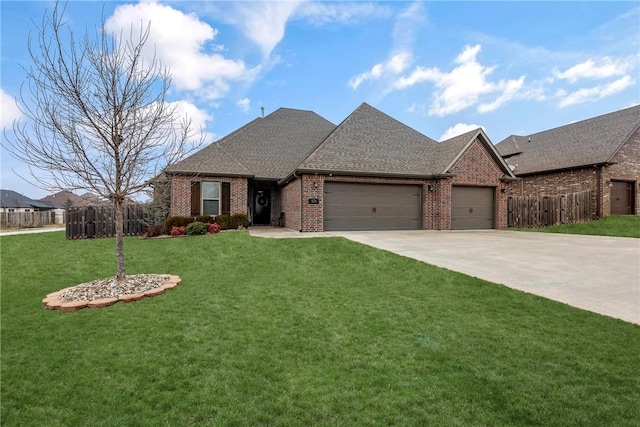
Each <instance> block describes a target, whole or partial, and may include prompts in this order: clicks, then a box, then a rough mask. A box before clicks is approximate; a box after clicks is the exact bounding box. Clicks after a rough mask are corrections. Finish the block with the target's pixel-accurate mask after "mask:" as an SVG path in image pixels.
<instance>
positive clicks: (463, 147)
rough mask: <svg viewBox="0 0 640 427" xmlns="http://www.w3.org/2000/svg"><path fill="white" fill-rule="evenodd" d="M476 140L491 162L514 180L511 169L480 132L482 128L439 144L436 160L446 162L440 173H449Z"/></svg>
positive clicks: (483, 133)
mask: <svg viewBox="0 0 640 427" xmlns="http://www.w3.org/2000/svg"><path fill="white" fill-rule="evenodd" d="M476 140H478V141H479V142H480V143H481V144H482V146H483V147H484V149H485V150H487V152H488V153H489V155H490V156H491V158H492V159H493V161H494V162H495V163H496V165H497V166H498V167H499V168H500V169H501V170H502V171H503V172H504V173H505V175H507V176H508V177H510V178H515V175H513V172H512V171H511V168H510V167H509V165H507V163H506V162H505V161H504V159H503V158H502V156H501V155H500V153H498V150H497V149H496V147H495V146H494V145H493V144H492V143H491V140H490V139H489V137H488V136H487V134H486V133H485V132H484V130H482V128H478V129H475V130H472V131H470V132H467V133H464V134H462V135H459V136H456V137H454V138H451V139H448V140H446V141H443V142H441V143H440V147H439V149H440V152H441V154H440V155H439V156H438V158H439V159H440V161H445V162H447V163H446V165H445V166H444V167H443V168H442V173H443V174H444V173H449V172H450V171H451V168H452V167H453V166H454V165H455V164H456V162H457V161H458V160H459V159H460V157H461V156H462V155H464V153H465V152H466V151H467V149H468V148H469V146H471V144H473V142H474V141H476ZM447 159H449V160H447Z"/></svg>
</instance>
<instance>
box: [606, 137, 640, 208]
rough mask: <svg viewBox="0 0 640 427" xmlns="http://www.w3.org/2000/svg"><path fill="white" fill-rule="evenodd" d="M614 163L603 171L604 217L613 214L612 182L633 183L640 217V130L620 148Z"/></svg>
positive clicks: (636, 206)
mask: <svg viewBox="0 0 640 427" xmlns="http://www.w3.org/2000/svg"><path fill="white" fill-rule="evenodd" d="M612 161H614V162H617V164H615V165H610V166H605V167H604V168H603V171H602V182H603V192H602V197H603V201H602V207H603V215H604V216H606V215H609V214H610V213H611V187H610V186H609V183H610V181H611V180H617V181H630V182H633V187H634V195H635V214H636V215H640V187H639V186H638V185H639V184H640V128H638V129H636V131H635V132H634V133H633V135H631V137H630V138H629V139H628V140H627V142H626V143H625V144H624V145H623V146H622V147H621V148H620V150H619V151H618V153H616V155H615V156H614V157H613V159H612Z"/></svg>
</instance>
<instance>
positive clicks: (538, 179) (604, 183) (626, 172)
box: [496, 106, 640, 219]
mask: <svg viewBox="0 0 640 427" xmlns="http://www.w3.org/2000/svg"><path fill="white" fill-rule="evenodd" d="M496 148H497V149H498V151H499V152H500V154H501V155H502V156H503V157H504V159H505V160H506V162H507V163H508V164H509V165H510V167H511V168H512V169H513V172H514V174H515V175H516V176H517V177H518V178H519V180H518V181H514V182H512V183H510V184H509V185H508V187H507V191H508V194H510V195H523V196H538V195H540V196H544V195H549V196H551V195H559V194H567V193H575V192H580V191H586V190H589V191H590V192H591V206H590V210H591V212H592V217H593V218H594V219H595V218H600V217H604V216H607V215H611V214H622V215H639V214H640V194H639V193H640V192H639V191H638V185H639V184H640V106H635V107H631V108H626V109H624V110H620V111H615V112H613V113H609V114H605V115H602V116H598V117H594V118H591V119H587V120H583V121H579V122H575V123H571V124H568V125H565V126H561V127H558V128H555V129H550V130H546V131H543V132H538V133H534V134H531V135H525V136H517V135H512V136H509V137H508V138H506V139H505V140H503V141H501V142H500V143H498V144H496Z"/></svg>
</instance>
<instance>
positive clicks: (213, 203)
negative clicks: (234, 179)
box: [202, 182, 220, 215]
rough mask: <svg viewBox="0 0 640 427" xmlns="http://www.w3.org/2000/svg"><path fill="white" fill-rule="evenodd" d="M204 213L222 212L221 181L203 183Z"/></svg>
mask: <svg viewBox="0 0 640 427" xmlns="http://www.w3.org/2000/svg"><path fill="white" fill-rule="evenodd" d="M202 214H203V215H219V214H220V183H219V182H203V183H202Z"/></svg>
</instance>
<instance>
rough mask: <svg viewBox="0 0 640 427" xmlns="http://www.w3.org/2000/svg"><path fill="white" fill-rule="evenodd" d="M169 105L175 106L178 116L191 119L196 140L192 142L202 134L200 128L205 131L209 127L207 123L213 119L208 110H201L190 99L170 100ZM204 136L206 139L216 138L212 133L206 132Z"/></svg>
mask: <svg viewBox="0 0 640 427" xmlns="http://www.w3.org/2000/svg"><path fill="white" fill-rule="evenodd" d="M167 105H168V107H170V108H175V114H176V116H177V117H180V118H184V117H186V118H187V119H188V120H191V131H192V132H193V133H194V137H195V140H194V141H191V142H197V141H196V140H197V139H199V138H200V137H201V136H202V135H201V133H200V130H203V131H204V129H206V128H207V123H208V122H210V121H213V117H212V116H211V115H210V114H209V113H208V112H206V111H205V110H201V109H200V108H198V107H197V106H195V105H194V104H192V103H190V102H188V101H175V102H168V103H167ZM178 131H179V129H178V127H177V123H176V132H178ZM204 137H205V140H206V141H213V140H214V139H215V135H214V134H211V133H205V135H204Z"/></svg>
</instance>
